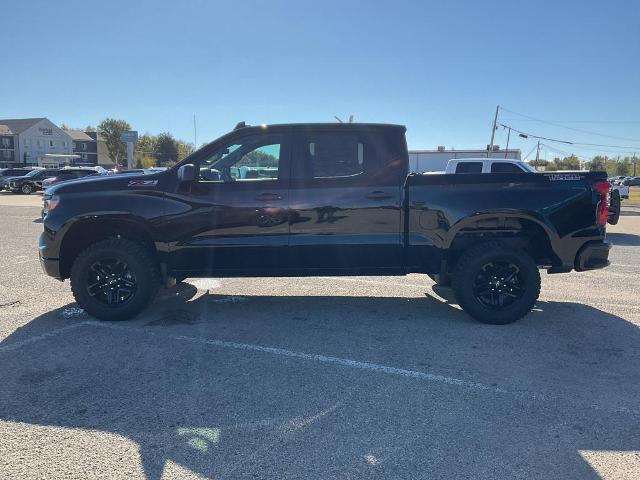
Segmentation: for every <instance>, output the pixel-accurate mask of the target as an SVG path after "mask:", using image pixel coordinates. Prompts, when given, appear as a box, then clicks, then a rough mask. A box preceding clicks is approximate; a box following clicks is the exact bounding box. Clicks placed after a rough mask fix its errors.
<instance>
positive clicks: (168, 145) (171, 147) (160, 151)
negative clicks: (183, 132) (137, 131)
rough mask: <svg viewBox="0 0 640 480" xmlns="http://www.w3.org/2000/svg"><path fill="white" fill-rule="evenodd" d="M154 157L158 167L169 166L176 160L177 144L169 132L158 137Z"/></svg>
mask: <svg viewBox="0 0 640 480" xmlns="http://www.w3.org/2000/svg"><path fill="white" fill-rule="evenodd" d="M154 156H155V157H156V158H157V159H158V163H159V164H160V165H171V164H173V163H175V162H176V161H177V160H178V142H177V140H176V139H175V138H173V135H171V134H170V133H169V132H164V133H161V134H160V135H158V137H157V141H156V146H155V149H154Z"/></svg>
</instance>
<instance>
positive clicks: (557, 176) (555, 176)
mask: <svg viewBox="0 0 640 480" xmlns="http://www.w3.org/2000/svg"><path fill="white" fill-rule="evenodd" d="M547 177H549V180H551V181H552V182H557V181H563V180H564V181H570V180H581V179H582V177H581V176H580V174H578V173H551V174H549V175H547Z"/></svg>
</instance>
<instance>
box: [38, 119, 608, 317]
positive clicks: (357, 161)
mask: <svg viewBox="0 0 640 480" xmlns="http://www.w3.org/2000/svg"><path fill="white" fill-rule="evenodd" d="M404 134H405V128H404V127H403V126H398V125H382V124H290V125H270V126H256V127H250V126H245V125H244V124H239V125H238V126H237V127H236V129H234V130H233V131H232V132H230V133H228V134H226V135H224V136H223V137H221V138H219V139H217V140H215V141H213V142H212V143H210V144H208V145H207V146H205V147H203V148H202V149H200V150H198V151H196V152H194V153H193V154H191V155H190V156H188V157H187V158H185V159H184V160H183V161H182V162H180V163H179V164H178V165H176V166H175V167H174V168H171V169H170V170H167V171H165V172H161V173H156V174H151V175H141V176H119V175H116V176H111V177H102V178H99V177H98V178H95V179H87V180H83V181H77V182H70V183H67V184H62V185H59V186H54V187H52V188H50V189H49V190H48V191H47V193H46V196H45V211H46V213H47V214H46V217H45V219H44V233H43V234H42V236H41V238H40V242H39V250H40V261H41V263H42V266H43V268H44V270H45V272H46V273H47V274H48V275H51V276H52V277H55V278H58V279H61V280H63V279H66V278H71V288H72V290H73V294H74V296H75V298H76V300H77V302H78V304H79V305H80V306H81V307H82V308H84V309H85V310H86V311H87V312H88V313H90V314H91V315H94V316H95V317H98V318H101V319H107V320H121V319H127V318H130V317H132V316H134V315H136V314H137V313H138V312H140V311H141V310H142V309H143V308H144V307H145V306H146V305H147V304H148V303H149V302H150V301H151V300H152V299H153V297H154V295H155V293H156V291H157V288H158V287H159V286H161V285H163V284H164V285H170V284H172V283H174V282H176V281H181V280H183V279H185V278H187V277H240V276H244V277H247V276H251V277H257V276H321V275H404V274H407V273H413V272H417V273H424V274H429V275H430V276H431V278H432V279H433V280H435V281H436V283H437V284H438V285H441V286H443V287H451V290H452V292H453V293H454V294H455V299H456V301H457V303H459V304H460V305H461V306H462V307H463V309H464V310H465V311H466V312H468V313H469V314H470V315H472V316H473V317H475V318H476V319H478V320H479V321H481V322H486V323H494V324H505V323H509V322H513V321H515V320H517V319H518V318H520V317H522V316H524V315H526V314H527V313H528V312H529V311H530V310H531V308H532V307H533V305H534V303H535V301H536V299H537V298H538V295H539V293H540V275H539V269H540V268H543V269H546V270H547V272H548V273H562V272H569V271H571V270H577V271H583V270H591V269H596V268H602V267H605V266H607V265H608V264H609V262H608V260H607V258H608V255H609V249H610V245H609V243H607V242H606V241H605V226H606V222H607V216H608V199H609V184H608V183H607V180H606V175H605V173H604V172H602V173H600V172H560V173H495V174H446V175H420V174H410V175H408V174H407V167H408V155H407V146H406V140H405V135H404ZM425 285H426V284H425Z"/></svg>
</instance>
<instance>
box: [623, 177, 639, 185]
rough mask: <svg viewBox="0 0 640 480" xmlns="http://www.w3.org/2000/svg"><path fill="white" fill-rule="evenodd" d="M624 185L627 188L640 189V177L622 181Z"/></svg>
mask: <svg viewBox="0 0 640 480" xmlns="http://www.w3.org/2000/svg"><path fill="white" fill-rule="evenodd" d="M622 185H624V186H627V187H638V186H640V177H629V178H625V179H624V180H623V181H622Z"/></svg>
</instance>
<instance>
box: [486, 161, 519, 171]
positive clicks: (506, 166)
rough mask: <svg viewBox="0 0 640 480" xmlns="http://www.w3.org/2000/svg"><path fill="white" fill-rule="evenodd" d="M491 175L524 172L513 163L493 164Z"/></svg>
mask: <svg viewBox="0 0 640 480" xmlns="http://www.w3.org/2000/svg"><path fill="white" fill-rule="evenodd" d="M491 173H524V170H522V169H521V168H520V167H518V166H517V165H514V164H513V163H507V162H496V163H492V164H491Z"/></svg>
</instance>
